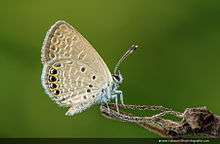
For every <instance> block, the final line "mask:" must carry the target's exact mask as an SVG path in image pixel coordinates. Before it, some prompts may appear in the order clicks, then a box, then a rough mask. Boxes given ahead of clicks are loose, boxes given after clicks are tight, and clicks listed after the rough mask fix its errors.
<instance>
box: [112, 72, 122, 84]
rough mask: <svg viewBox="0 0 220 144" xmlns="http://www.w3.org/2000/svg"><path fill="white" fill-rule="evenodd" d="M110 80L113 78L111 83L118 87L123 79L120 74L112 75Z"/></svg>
mask: <svg viewBox="0 0 220 144" xmlns="http://www.w3.org/2000/svg"><path fill="white" fill-rule="evenodd" d="M112 78H113V81H114V82H115V83H116V84H118V85H120V84H121V83H122V82H123V77H122V74H121V73H120V72H119V73H118V74H113V75H112Z"/></svg>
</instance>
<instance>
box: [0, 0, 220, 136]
mask: <svg viewBox="0 0 220 144" xmlns="http://www.w3.org/2000/svg"><path fill="white" fill-rule="evenodd" d="M219 14H220V1H218V0H209V1H208V0H191V1H189V0H187V1H180V0H166V1H164V0H108V1H107V0H106V1H103V0H80V1H79V0H47V1H45V0H37V1H36V0H19V1H15V0H10V1H1V4H0V20H1V23H0V64H1V68H0V69H1V71H0V76H1V78H0V80H1V82H0V90H1V93H0V137H145V138H146V137H158V136H157V135H155V134H153V133H151V132H149V131H146V130H144V129H142V128H140V127H139V126H137V125H133V124H128V123H123V122H118V121H113V120H109V119H106V118H104V117H103V116H101V114H100V112H99V106H94V107H92V108H91V109H89V110H87V111H85V112H84V113H81V114H79V115H76V116H74V117H67V116H65V115H64V114H65V112H66V109H63V108H60V107H58V106H57V105H56V104H55V103H53V102H52V101H51V100H50V99H49V98H48V96H47V95H46V94H45V93H44V90H43V88H42V87H41V81H40V75H41V70H42V65H41V61H40V50H41V47H42V42H43V39H44V36H45V33H46V31H47V30H48V29H49V28H50V26H51V25H52V24H54V23H55V22H56V21H57V20H60V19H63V20H65V21H67V22H68V23H70V24H72V25H73V26H74V27H76V28H78V30H79V31H80V32H81V33H82V34H83V35H84V36H85V37H86V38H87V39H88V40H89V41H90V42H91V43H92V45H93V46H94V47H95V48H96V50H97V51H98V52H99V54H100V55H101V56H102V57H103V59H104V61H105V62H106V63H107V65H108V66H109V68H110V69H111V70H113V68H114V65H115V63H116V62H117V60H118V59H119V57H120V56H121V54H122V53H123V52H125V51H126V50H127V48H128V47H129V46H130V45H131V44H133V42H136V43H137V44H139V45H140V49H139V50H137V51H136V53H135V54H134V55H132V56H130V57H129V59H128V60H127V61H126V62H125V63H124V64H123V65H122V68H121V69H122V72H123V74H124V78H125V81H124V83H123V85H122V86H121V90H123V92H124V98H125V103H129V104H147V105H163V106H167V107H171V108H174V109H176V110H179V111H183V110H184V109H185V108H187V107H194V106H207V107H208V108H209V109H210V110H211V111H212V112H214V113H216V114H220V104H219V103H220V18H219V16H220V15H219Z"/></svg>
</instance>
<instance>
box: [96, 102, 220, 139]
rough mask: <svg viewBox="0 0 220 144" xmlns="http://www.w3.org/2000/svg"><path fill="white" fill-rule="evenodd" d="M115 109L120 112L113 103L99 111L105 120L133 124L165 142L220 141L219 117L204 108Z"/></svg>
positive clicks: (136, 106) (135, 107)
mask: <svg viewBox="0 0 220 144" xmlns="http://www.w3.org/2000/svg"><path fill="white" fill-rule="evenodd" d="M118 107H119V109H120V112H117V110H116V105H115V104H113V103H111V104H109V107H108V106H106V105H102V106H101V107H100V110H101V112H102V114H103V115H104V116H105V117H107V118H110V119H114V120H120V121H123V122H131V123H136V124H138V125H140V126H142V127H144V128H145V129H147V130H150V131H152V132H154V133H156V134H159V135H160V136H162V137H166V138H188V137H201V136H205V137H208V138H219V137H220V116H217V115H215V114H213V113H211V112H210V111H209V110H208V109H207V108H206V107H199V108H187V109H186V110H185V111H184V112H183V113H180V112H176V111H173V110H172V109H170V108H166V107H163V106H146V105H121V104H118ZM125 110H127V111H128V110H129V112H125ZM131 110H133V111H135V112H136V111H139V112H141V111H146V110H150V111H159V113H157V114H155V115H152V116H136V115H134V114H133V113H131V112H130V111H131ZM167 115H171V116H175V117H177V118H179V119H180V120H179V121H174V120H171V119H168V118H164V117H165V116H167Z"/></svg>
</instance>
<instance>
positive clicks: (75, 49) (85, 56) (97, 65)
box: [41, 21, 123, 115]
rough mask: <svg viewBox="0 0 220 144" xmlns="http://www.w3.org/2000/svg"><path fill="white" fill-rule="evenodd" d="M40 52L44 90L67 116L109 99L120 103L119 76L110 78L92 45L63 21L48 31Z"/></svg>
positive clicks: (110, 75)
mask: <svg viewBox="0 0 220 144" xmlns="http://www.w3.org/2000/svg"><path fill="white" fill-rule="evenodd" d="M41 52H42V55H41V61H42V64H43V71H42V75H41V82H42V85H43V88H44V89H45V92H46V93H47V94H48V95H49V97H50V98H51V99H52V100H53V101H55V102H56V103H57V104H58V105H60V106H62V107H68V108H69V110H68V111H67V113H66V115H74V114H77V113H80V112H82V111H84V110H86V109H87V108H89V107H90V106H92V105H94V104H97V103H108V102H109V101H110V100H111V99H115V100H116V102H117V97H118V96H119V97H120V98H121V100H123V99H122V92H121V91H119V90H117V89H118V87H119V84H120V83H121V82H122V81H121V80H122V77H121V75H117V76H116V75H114V76H113V75H112V74H111V73H110V71H109V69H108V67H107V66H106V64H105V63H104V61H103V59H102V58H101V57H100V55H99V54H98V53H97V52H96V51H95V49H94V48H93V47H92V46H91V44H90V43H89V42H88V41H87V40H86V39H85V38H84V37H83V36H82V35H81V34H80V33H79V32H78V31H77V30H76V29H75V28H73V27H72V26H71V25H69V24H68V23H66V22H65V21H58V22H56V23H55V24H54V25H53V26H52V27H51V28H50V30H49V31H48V33H47V35H46V37H45V40H44V44H43V47H42V51H41ZM116 77H117V78H119V77H120V78H121V79H120V81H119V80H118V79H117V78H116Z"/></svg>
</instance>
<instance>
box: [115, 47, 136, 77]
mask: <svg viewBox="0 0 220 144" xmlns="http://www.w3.org/2000/svg"><path fill="white" fill-rule="evenodd" d="M137 48H138V45H135V44H133V45H132V46H131V47H130V48H129V49H128V50H127V51H126V53H125V54H124V55H123V56H122V57H121V58H120V60H119V61H118V63H117V64H116V65H115V69H114V74H116V73H117V71H118V70H119V66H120V64H121V63H122V62H123V61H125V60H126V58H127V57H128V56H129V55H130V54H132V53H133V52H134V51H135V50H136V49H137Z"/></svg>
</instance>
